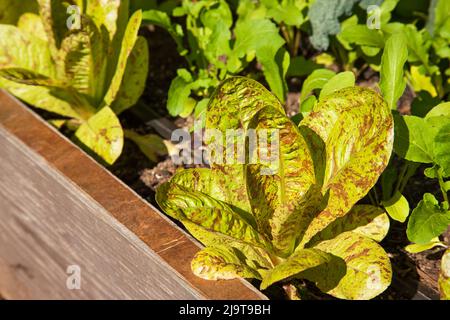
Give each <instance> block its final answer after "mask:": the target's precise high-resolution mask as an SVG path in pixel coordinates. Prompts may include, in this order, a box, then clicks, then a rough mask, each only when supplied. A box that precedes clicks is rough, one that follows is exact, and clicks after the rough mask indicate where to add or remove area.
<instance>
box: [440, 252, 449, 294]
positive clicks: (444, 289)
mask: <svg viewBox="0 0 450 320" xmlns="http://www.w3.org/2000/svg"><path fill="white" fill-rule="evenodd" d="M439 291H440V293H441V299H442V300H450V250H447V251H446V252H445V253H444V255H443V256H442V260H441V273H440V275H439Z"/></svg>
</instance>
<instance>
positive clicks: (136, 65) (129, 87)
mask: <svg viewBox="0 0 450 320" xmlns="http://www.w3.org/2000/svg"><path fill="white" fill-rule="evenodd" d="M148 65H149V52H148V45H147V40H146V39H145V38H143V37H138V38H137V40H136V43H135V45H134V48H133V50H132V51H131V54H130V56H129V58H128V60H127V66H126V69H125V73H124V75H123V79H122V84H121V86H120V89H119V92H118V93H117V96H116V99H115V100H114V101H113V103H112V105H111V108H112V109H113V110H114V112H115V113H116V114H120V113H121V112H123V111H125V110H126V109H128V108H129V107H131V106H133V105H135V104H136V103H137V101H138V100H139V97H140V96H141V95H142V93H143V92H144V90H145V84H146V80H147V74H148Z"/></svg>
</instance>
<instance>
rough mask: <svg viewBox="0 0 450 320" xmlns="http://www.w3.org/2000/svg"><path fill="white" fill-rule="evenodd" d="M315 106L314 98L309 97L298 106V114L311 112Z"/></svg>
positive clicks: (315, 99) (315, 100)
mask: <svg viewBox="0 0 450 320" xmlns="http://www.w3.org/2000/svg"><path fill="white" fill-rule="evenodd" d="M316 104H317V98H316V96H309V97H308V98H306V99H305V100H303V101H302V103H301V104H300V112H306V113H308V112H311V111H312V110H313V109H314V107H315V106H316Z"/></svg>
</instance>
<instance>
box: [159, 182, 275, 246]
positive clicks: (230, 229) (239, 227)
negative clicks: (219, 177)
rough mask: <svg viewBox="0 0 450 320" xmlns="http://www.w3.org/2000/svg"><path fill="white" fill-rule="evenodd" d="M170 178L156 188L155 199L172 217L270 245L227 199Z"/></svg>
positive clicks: (228, 234)
mask: <svg viewBox="0 0 450 320" xmlns="http://www.w3.org/2000/svg"><path fill="white" fill-rule="evenodd" d="M176 181H177V178H175V179H174V180H171V181H169V182H167V183H165V184H163V185H161V186H160V187H159V188H158V193H157V195H156V201H157V202H158V204H159V205H160V206H161V208H162V209H163V210H164V212H166V213H167V214H168V215H170V216H171V217H173V218H175V219H177V220H180V221H181V222H184V221H185V220H187V221H189V222H192V223H195V224H197V225H199V226H202V227H204V228H205V229H207V230H211V231H214V232H218V233H221V234H223V235H226V236H228V237H231V238H235V239H238V240H241V241H244V242H246V243H247V244H252V245H255V246H260V247H262V248H266V247H270V243H268V241H267V240H265V238H264V237H263V236H262V235H260V234H259V233H258V231H257V230H256V229H255V228H254V227H253V226H252V224H251V223H250V222H249V221H247V220H246V219H245V218H243V217H242V216H241V212H240V211H239V210H235V209H234V208H233V207H232V206H230V205H228V204H227V203H225V202H223V201H220V200H217V199H214V198H213V197H211V196H209V195H208V194H206V193H203V192H200V191H197V190H195V189H194V190H193V189H191V188H186V187H184V186H183V185H181V184H179V183H177V182H176Z"/></svg>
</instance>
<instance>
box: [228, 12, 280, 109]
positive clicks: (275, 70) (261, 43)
mask: <svg viewBox="0 0 450 320" xmlns="http://www.w3.org/2000/svg"><path fill="white" fill-rule="evenodd" d="M234 33H235V35H236V42H235V45H234V47H233V54H234V55H236V56H237V57H238V58H242V57H244V56H246V55H251V54H252V53H253V54H256V57H257V59H258V60H259V61H260V62H261V64H262V66H263V72H264V76H265V77H266V80H267V82H268V83H269V86H270V88H271V90H272V91H273V92H274V93H275V95H276V96H277V97H278V98H279V99H280V100H281V101H284V100H285V94H286V90H287V85H286V84H285V79H284V77H285V75H286V72H287V68H288V66H289V55H288V54H287V53H286V52H285V51H284V50H281V51H280V52H279V49H280V48H281V47H282V45H283V44H284V42H285V41H284V40H283V38H282V37H281V36H280V35H279V32H278V29H277V27H276V26H275V24H274V23H272V22H271V21H270V20H268V19H255V20H252V19H246V20H244V21H241V22H239V23H238V24H237V25H236V28H235V30H234ZM230 71H231V72H235V71H236V70H230Z"/></svg>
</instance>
